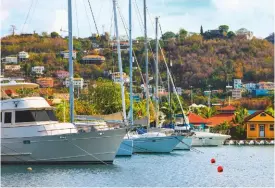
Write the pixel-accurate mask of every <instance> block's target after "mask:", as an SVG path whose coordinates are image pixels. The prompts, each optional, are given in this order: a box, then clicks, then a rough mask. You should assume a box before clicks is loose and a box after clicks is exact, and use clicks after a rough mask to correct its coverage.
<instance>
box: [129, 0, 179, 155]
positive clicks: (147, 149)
mask: <svg viewBox="0 0 275 188" xmlns="http://www.w3.org/2000/svg"><path fill="white" fill-rule="evenodd" d="M129 1H130V4H129V5H130V6H129V7H131V0H129ZM129 18H130V22H129V23H130V24H129V28H130V29H129V33H130V35H129V36H130V37H129V42H130V50H129V59H130V123H131V125H132V126H133V124H134V121H133V96H132V38H131V9H130V11H129ZM144 27H145V29H144V36H145V53H146V58H145V59H146V84H145V85H146V87H147V89H146V110H147V115H148V116H147V118H148V121H147V126H148V128H149V119H150V114H149V91H148V81H149V78H148V41H147V28H146V27H147V26H146V0H144ZM156 31H157V28H156ZM156 41H157V42H158V39H157V34H156ZM157 45H158V44H157ZM157 48H158V46H157ZM157 63H158V62H157V59H156V64H157ZM183 138H184V136H182V135H173V136H172V135H170V136H167V135H166V134H164V133H160V132H148V133H144V134H132V133H128V134H127V136H125V138H124V140H133V152H134V153H169V152H172V151H173V149H174V148H175V146H176V145H177V144H178V143H180V142H181V141H182V139H183Z"/></svg>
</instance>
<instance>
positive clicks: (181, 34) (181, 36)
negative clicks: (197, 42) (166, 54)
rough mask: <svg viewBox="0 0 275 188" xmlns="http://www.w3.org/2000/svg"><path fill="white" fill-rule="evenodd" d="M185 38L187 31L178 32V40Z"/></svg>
mask: <svg viewBox="0 0 275 188" xmlns="http://www.w3.org/2000/svg"><path fill="white" fill-rule="evenodd" d="M186 36H187V31H186V30H185V29H183V28H182V29H180V30H179V38H180V39H185V38H186Z"/></svg>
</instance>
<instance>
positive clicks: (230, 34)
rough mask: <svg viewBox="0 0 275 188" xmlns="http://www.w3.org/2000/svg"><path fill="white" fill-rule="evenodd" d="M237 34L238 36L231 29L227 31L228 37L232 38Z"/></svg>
mask: <svg viewBox="0 0 275 188" xmlns="http://www.w3.org/2000/svg"><path fill="white" fill-rule="evenodd" d="M235 36H236V34H235V33H234V32H233V31H229V32H228V33H227V37H228V38H230V39H232V38H234V37H235Z"/></svg>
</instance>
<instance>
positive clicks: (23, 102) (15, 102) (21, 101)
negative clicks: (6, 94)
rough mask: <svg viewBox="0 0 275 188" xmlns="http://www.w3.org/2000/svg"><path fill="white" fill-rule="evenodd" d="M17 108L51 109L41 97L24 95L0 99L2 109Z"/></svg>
mask: <svg viewBox="0 0 275 188" xmlns="http://www.w3.org/2000/svg"><path fill="white" fill-rule="evenodd" d="M19 109H52V107H51V106H50V105H49V104H48V102H47V101H46V100H45V99H44V98H42V97H26V98H17V99H7V100H3V101H1V110H2V111H6V110H19Z"/></svg>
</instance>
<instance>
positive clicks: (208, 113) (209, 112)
mask: <svg viewBox="0 0 275 188" xmlns="http://www.w3.org/2000/svg"><path fill="white" fill-rule="evenodd" d="M200 113H201V114H199V115H201V116H202V117H204V118H210V117H212V116H214V115H216V114H217V110H216V108H215V107H210V108H209V107H205V108H202V109H201V111H200Z"/></svg>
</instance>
